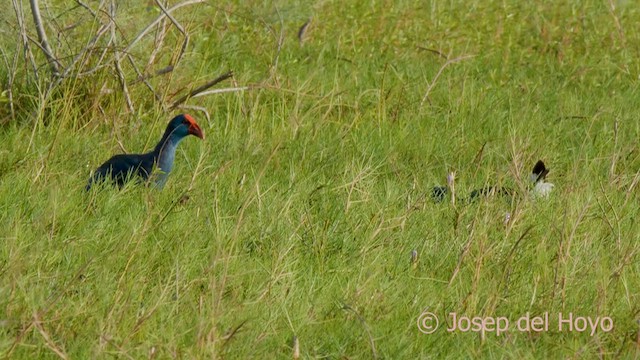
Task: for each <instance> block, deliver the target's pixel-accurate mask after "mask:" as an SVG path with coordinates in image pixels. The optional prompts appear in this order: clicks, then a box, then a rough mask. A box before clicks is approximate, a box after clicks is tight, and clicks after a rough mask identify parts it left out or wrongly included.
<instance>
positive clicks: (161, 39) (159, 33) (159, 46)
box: [145, 19, 169, 69]
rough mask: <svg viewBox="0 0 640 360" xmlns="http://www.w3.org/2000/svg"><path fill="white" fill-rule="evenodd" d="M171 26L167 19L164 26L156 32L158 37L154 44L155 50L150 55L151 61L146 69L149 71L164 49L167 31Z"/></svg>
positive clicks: (149, 60)
mask: <svg viewBox="0 0 640 360" xmlns="http://www.w3.org/2000/svg"><path fill="white" fill-rule="evenodd" d="M168 28H169V25H168V24H167V21H166V20H165V19H163V20H162V24H161V25H159V26H158V31H157V32H156V37H155V40H154V44H153V50H151V54H149V59H148V60H147V66H146V67H145V69H149V68H150V67H151V66H152V65H153V63H154V62H155V60H156V56H158V53H159V52H160V50H161V49H162V44H164V38H165V36H166V35H167V30H168Z"/></svg>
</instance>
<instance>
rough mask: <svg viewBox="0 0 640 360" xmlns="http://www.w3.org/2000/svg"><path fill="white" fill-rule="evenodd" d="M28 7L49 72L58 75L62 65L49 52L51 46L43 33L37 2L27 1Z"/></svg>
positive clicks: (51, 52) (51, 51) (36, 0)
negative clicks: (29, 7) (49, 67)
mask: <svg viewBox="0 0 640 360" xmlns="http://www.w3.org/2000/svg"><path fill="white" fill-rule="evenodd" d="M29 5H31V14H32V15H33V22H34V24H35V26H36V32H37V33H38V39H39V40H40V45H42V49H43V52H44V55H45V56H46V57H47V60H48V61H49V65H50V66H51V72H52V73H53V75H54V76H58V75H60V68H61V67H62V65H61V64H60V63H59V62H58V59H56V57H55V56H54V55H53V50H51V46H50V45H49V40H47V33H46V32H45V31H44V25H43V24H42V16H41V15H40V5H39V4H38V0H29Z"/></svg>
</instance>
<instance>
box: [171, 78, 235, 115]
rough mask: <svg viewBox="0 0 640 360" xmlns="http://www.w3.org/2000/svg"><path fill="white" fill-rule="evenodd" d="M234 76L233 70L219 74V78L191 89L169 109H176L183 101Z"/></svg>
mask: <svg viewBox="0 0 640 360" xmlns="http://www.w3.org/2000/svg"><path fill="white" fill-rule="evenodd" d="M232 76H233V71H228V72H226V73H224V74H222V75H220V76H218V77H217V78H215V79H213V80H211V81H209V82H207V83H206V84H204V85H201V86H198V87H197V88H195V90H193V91H191V92H190V93H188V94H187V95H185V96H183V97H181V98H180V99H178V100H176V101H175V102H174V103H173V104H172V105H171V106H170V107H169V110H173V109H175V108H176V107H177V106H178V105H180V104H182V103H183V102H185V101H187V100H188V99H189V98H192V97H194V96H195V95H197V94H199V93H201V92H203V91H205V90H207V89H208V88H210V87H212V86H214V85H216V84H218V83H220V82H222V81H224V80H227V79H229V78H230V77H232Z"/></svg>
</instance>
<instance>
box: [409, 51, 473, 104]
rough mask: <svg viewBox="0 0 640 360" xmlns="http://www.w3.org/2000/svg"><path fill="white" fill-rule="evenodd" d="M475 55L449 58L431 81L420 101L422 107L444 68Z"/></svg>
mask: <svg viewBox="0 0 640 360" xmlns="http://www.w3.org/2000/svg"><path fill="white" fill-rule="evenodd" d="M474 56H475V55H465V56H460V57H457V58H455V59H451V60H447V62H445V63H444V65H442V66H441V67H440V70H438V73H437V74H436V76H434V77H433V80H432V81H431V84H429V87H428V88H427V91H426V92H425V93H424V96H423V97H422V101H421V102H420V107H422V105H424V102H425V101H427V99H428V98H429V94H430V93H431V90H433V88H434V87H435V86H436V83H437V82H438V78H439V77H440V75H442V72H443V71H444V69H445V68H446V67H447V66H449V65H451V64H455V63H457V62H460V61H462V60H466V59H470V58H472V57H474Z"/></svg>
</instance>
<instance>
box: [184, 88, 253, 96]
mask: <svg viewBox="0 0 640 360" xmlns="http://www.w3.org/2000/svg"><path fill="white" fill-rule="evenodd" d="M249 89H251V86H240V87H234V88H224V89H213V90H207V91H203V92H201V93H197V94H196V95H193V96H192V98H197V97H201V96H206V95H213V94H222V93H228V92H240V91H245V90H249Z"/></svg>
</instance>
